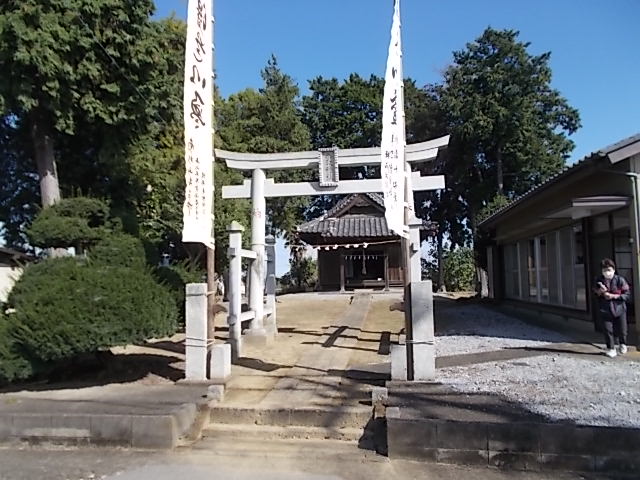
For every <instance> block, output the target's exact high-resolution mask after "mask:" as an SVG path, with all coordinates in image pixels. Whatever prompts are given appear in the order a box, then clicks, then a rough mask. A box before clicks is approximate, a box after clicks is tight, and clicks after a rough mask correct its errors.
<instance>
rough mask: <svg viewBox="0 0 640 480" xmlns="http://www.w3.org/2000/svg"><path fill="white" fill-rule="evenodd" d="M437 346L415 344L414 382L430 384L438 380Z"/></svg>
mask: <svg viewBox="0 0 640 480" xmlns="http://www.w3.org/2000/svg"><path fill="white" fill-rule="evenodd" d="M435 349H436V347H435V345H428V344H420V343H414V344H413V380H414V381H415V382H430V381H433V380H434V379H435V378H436V354H435Z"/></svg>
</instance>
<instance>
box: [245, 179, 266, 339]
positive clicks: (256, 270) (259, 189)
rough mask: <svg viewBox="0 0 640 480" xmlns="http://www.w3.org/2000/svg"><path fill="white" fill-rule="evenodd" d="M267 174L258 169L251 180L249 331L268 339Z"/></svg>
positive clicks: (248, 332)
mask: <svg viewBox="0 0 640 480" xmlns="http://www.w3.org/2000/svg"><path fill="white" fill-rule="evenodd" d="M264 184H265V173H264V170H262V169H260V168H256V169H255V170H253V174H252V178H251V250H253V251H254V252H255V253H256V258H255V260H253V261H252V264H251V268H250V269H249V275H250V281H249V308H250V309H251V310H253V311H254V312H255V317H254V318H253V320H252V321H251V324H250V327H249V330H248V331H247V332H246V334H247V335H249V336H251V337H266V336H267V331H266V330H265V328H264V281H265V246H264V245H265V229H266V208H267V207H266V199H265V194H264Z"/></svg>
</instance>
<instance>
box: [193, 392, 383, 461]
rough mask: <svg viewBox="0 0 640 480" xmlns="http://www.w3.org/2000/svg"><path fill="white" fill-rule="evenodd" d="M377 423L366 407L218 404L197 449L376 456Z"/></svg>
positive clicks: (370, 410) (227, 451)
mask: <svg viewBox="0 0 640 480" xmlns="http://www.w3.org/2000/svg"><path fill="white" fill-rule="evenodd" d="M377 427H378V425H377V424H376V423H375V422H374V421H373V420H372V409H371V407H369V406H364V405H362V406H355V407H354V406H344V407H307V408H305V407H300V408H259V409H256V408H249V407H226V406H217V407H214V408H213V409H212V410H211V419H210V423H209V425H208V426H207V427H205V429H204V430H203V432H202V440H201V441H200V442H199V443H198V448H207V449H210V450H212V451H215V452H216V453H217V454H225V453H227V454H233V452H236V451H237V450H238V449H241V450H243V451H247V450H249V451H253V452H260V451H265V452H267V451H268V454H269V455H272V454H273V455H277V454H278V452H283V454H285V452H290V451H291V448H292V447H293V446H295V449H296V451H298V452H300V454H303V455H307V454H309V455H314V456H315V455H319V454H320V453H324V454H327V455H329V456H331V455H340V454H341V453H344V454H345V455H350V454H352V453H353V451H355V450H365V451H369V452H370V453H371V455H375V450H376V441H377V435H379V434H380V432H379V431H378V430H379V428H377Z"/></svg>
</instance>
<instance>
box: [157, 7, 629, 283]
mask: <svg viewBox="0 0 640 480" xmlns="http://www.w3.org/2000/svg"><path fill="white" fill-rule="evenodd" d="M156 5H157V7H158V10H157V16H159V17H163V16H167V15H170V14H171V12H175V14H176V15H177V16H178V17H181V18H184V17H185V15H186V6H187V3H186V0H156ZM392 5H393V2H392V0H321V1H320V0H215V15H216V29H215V32H216V33H215V42H216V67H217V73H218V80H217V82H218V86H219V88H220V90H221V92H222V94H223V95H224V96H227V95H229V94H231V93H234V92H237V91H239V90H242V89H244V88H247V87H254V88H258V87H260V86H261V78H260V70H261V69H262V68H263V67H264V65H265V64H266V62H267V60H268V58H269V57H270V55H271V54H272V53H273V54H275V55H276V56H277V58H278V61H279V63H280V66H281V68H282V69H283V71H285V72H286V73H288V74H289V75H291V76H292V77H293V78H294V79H295V80H296V81H297V82H298V84H299V86H300V88H301V89H302V91H303V92H305V91H306V88H307V80H309V79H311V78H314V77H316V76H319V75H322V76H324V77H337V78H339V79H343V78H345V77H347V76H348V75H349V74H350V73H352V72H357V73H359V74H361V75H363V76H367V77H368V76H369V75H370V74H376V75H380V76H382V75H383V74H384V68H385V62H386V54H387V53H386V51H387V47H388V42H389V31H390V26H391V14H392ZM639 18H640V0H610V1H604V0H535V1H516V0H482V1H480V0H447V1H441V0H440V1H436V0H403V1H402V29H403V53H404V70H405V75H406V76H408V77H411V78H413V79H415V80H416V81H417V82H418V84H419V85H423V84H426V83H432V82H438V81H439V80H440V78H441V72H442V70H443V69H444V68H446V66H447V65H448V64H449V63H450V62H451V61H452V51H454V50H460V49H462V48H464V46H465V44H466V43H467V42H470V41H473V40H474V39H475V38H477V37H478V36H479V35H480V34H481V33H482V31H483V30H484V29H485V28H486V27H487V26H489V25H490V26H492V27H494V28H500V29H501V28H509V29H515V30H518V31H520V39H521V40H522V41H526V42H529V43H530V44H531V46H530V49H529V51H530V52H532V53H534V54H540V53H543V52H547V51H550V52H551V53H552V54H551V67H552V69H553V74H554V76H553V81H552V84H553V86H554V87H555V88H557V89H558V90H560V92H561V93H562V94H563V95H564V96H565V97H566V98H567V99H568V100H569V103H570V104H571V105H572V106H574V107H576V108H577V109H578V110H579V111H580V115H581V119H582V128H581V129H580V130H579V131H578V132H577V133H576V134H575V135H573V136H572V139H573V140H574V142H575V143H576V149H575V150H574V152H573V154H572V155H571V162H573V161H576V160H578V159H580V158H582V157H584V156H585V155H587V154H589V153H590V152H592V151H594V150H597V149H598V148H601V147H604V146H606V145H608V144H610V143H614V142H616V141H618V140H620V139H622V138H624V137H627V136H630V135H632V134H634V133H638V132H640V51H639V50H638V46H639V44H640V42H639V41H638V26H637V22H638V19H639ZM278 250H279V257H280V258H279V260H280V261H279V262H278V264H279V265H278V274H281V273H283V272H285V271H286V270H287V265H286V257H285V255H283V254H284V253H285V252H284V251H283V250H282V248H279V249H278ZM283 257H285V258H283Z"/></svg>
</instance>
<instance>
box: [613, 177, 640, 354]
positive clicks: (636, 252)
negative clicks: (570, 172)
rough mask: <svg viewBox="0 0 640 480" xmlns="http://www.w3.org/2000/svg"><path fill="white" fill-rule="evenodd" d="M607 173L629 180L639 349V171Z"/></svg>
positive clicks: (634, 296)
mask: <svg viewBox="0 0 640 480" xmlns="http://www.w3.org/2000/svg"><path fill="white" fill-rule="evenodd" d="M606 171H607V172H608V173H615V174H617V175H624V176H625V177H627V178H629V179H630V180H631V184H632V185H633V188H632V193H631V196H632V204H633V276H634V278H633V301H634V304H635V321H636V334H637V335H636V348H637V350H639V351H640V308H638V306H639V305H640V304H639V303H638V302H639V301H640V204H639V203H638V201H639V200H640V173H635V172H619V171H616V170H606Z"/></svg>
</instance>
